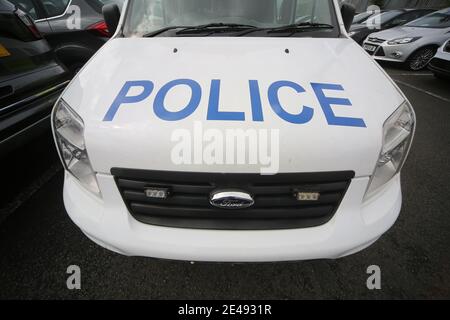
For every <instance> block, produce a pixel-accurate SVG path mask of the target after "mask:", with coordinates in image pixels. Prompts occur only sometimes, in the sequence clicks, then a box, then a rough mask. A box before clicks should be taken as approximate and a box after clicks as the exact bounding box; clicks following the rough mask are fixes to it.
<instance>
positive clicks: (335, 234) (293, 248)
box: [64, 173, 401, 262]
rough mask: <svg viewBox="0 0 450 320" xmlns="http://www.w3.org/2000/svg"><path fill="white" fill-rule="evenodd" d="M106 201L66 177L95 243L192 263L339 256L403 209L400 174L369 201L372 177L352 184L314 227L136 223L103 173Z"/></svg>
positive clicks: (78, 219)
mask: <svg viewBox="0 0 450 320" xmlns="http://www.w3.org/2000/svg"><path fill="white" fill-rule="evenodd" d="M97 178H98V183H99V186H100V189H101V190H102V195H103V198H102V199H99V198H97V197H96V196H94V195H92V194H91V193H89V192H88V191H86V190H85V189H84V188H82V187H81V186H80V185H79V183H78V182H77V181H76V180H75V179H74V178H73V177H72V176H71V175H69V174H67V173H66V174H65V183H64V204H65V207H66V210H67V212H68V214H69V216H70V217H71V219H72V220H73V221H74V222H75V224H77V225H78V226H79V227H80V228H81V230H82V231H83V232H84V233H85V234H86V235H87V236H88V237H89V238H91V239H92V240H93V241H95V242H96V243H98V244H99V245H101V246H103V247H106V248H107V249H110V250H113V251H115V252H118V253H121V254H124V255H130V256H148V257H157V258H164V259H176V260H189V261H228V262H250V261H254V262H259V261H260V262H262V261H289V260H308V259H320V258H338V257H342V256H345V255H349V254H352V253H355V252H357V251H359V250H362V249H364V248H365V247H367V246H369V245H370V244H372V243H373V242H374V241H376V240H377V239H378V238H379V237H380V236H381V235H382V234H383V233H384V232H386V231H387V230H388V229H389V228H390V227H391V226H392V225H393V224H394V222H395V220H396V219H397V217H398V215H399V212H400V208H401V189H400V176H399V175H397V176H396V177H395V178H394V179H392V180H391V181H390V182H389V183H387V184H386V185H385V186H384V187H383V189H382V190H380V191H379V192H378V193H377V194H376V195H375V196H373V197H372V198H371V199H370V200H369V201H367V202H366V203H364V204H362V199H363V196H364V193H365V190H366V187H367V183H368V181H369V178H367V177H365V178H355V179H353V180H352V182H351V184H350V186H349V188H348V191H347V193H346V195H345V197H344V198H343V200H342V203H341V205H340V207H339V209H338V210H337V212H336V214H335V215H334V217H333V218H332V219H331V220H330V221H329V222H328V223H326V224H324V225H322V226H318V227H313V228H304V229H291V230H261V231H227V230H196V229H178V228H169V227H160V226H152V225H147V224H143V223H141V222H138V221H136V220H135V219H134V218H133V217H132V216H131V215H130V214H129V213H128V210H127V208H126V206H125V204H124V202H123V200H122V197H121V195H120V193H119V190H118V188H117V186H116V183H115V181H114V178H113V177H112V176H110V175H103V174H98V175H97Z"/></svg>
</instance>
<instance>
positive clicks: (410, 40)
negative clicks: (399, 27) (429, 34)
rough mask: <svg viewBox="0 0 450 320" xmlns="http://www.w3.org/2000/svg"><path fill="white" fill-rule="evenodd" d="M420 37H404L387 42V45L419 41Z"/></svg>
mask: <svg viewBox="0 0 450 320" xmlns="http://www.w3.org/2000/svg"><path fill="white" fill-rule="evenodd" d="M420 38H421V37H405V38H398V39H394V40H391V41H388V44H391V45H393V44H407V43H411V42H414V41H417V40H419V39H420Z"/></svg>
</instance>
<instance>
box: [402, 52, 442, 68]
mask: <svg viewBox="0 0 450 320" xmlns="http://www.w3.org/2000/svg"><path fill="white" fill-rule="evenodd" d="M436 51H437V49H436V48H433V47H425V48H421V49H419V50H417V51H416V52H414V53H413V54H412V55H411V56H410V57H409V58H408V60H407V61H406V67H407V68H408V69H409V70H412V71H419V70H423V69H424V68H425V67H426V66H427V65H428V63H429V62H430V60H431V59H433V57H434V55H435V54H436Z"/></svg>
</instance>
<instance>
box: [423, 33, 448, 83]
mask: <svg viewBox="0 0 450 320" xmlns="http://www.w3.org/2000/svg"><path fill="white" fill-rule="evenodd" d="M428 69H430V70H431V72H433V73H434V75H435V76H436V77H438V78H446V79H450V40H448V41H447V42H445V43H444V44H443V45H442V46H441V47H440V48H439V49H438V51H437V53H436V55H435V56H434V58H433V59H431V61H430V63H429V64H428Z"/></svg>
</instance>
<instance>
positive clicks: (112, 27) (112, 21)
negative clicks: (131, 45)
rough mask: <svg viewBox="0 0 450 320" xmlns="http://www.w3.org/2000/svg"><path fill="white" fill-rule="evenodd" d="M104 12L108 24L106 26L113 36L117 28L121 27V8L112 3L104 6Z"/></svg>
mask: <svg viewBox="0 0 450 320" xmlns="http://www.w3.org/2000/svg"><path fill="white" fill-rule="evenodd" d="M102 12H103V17H104V19H105V22H106V26H107V27H108V31H109V33H110V34H111V36H112V35H113V34H114V33H115V32H116V29H117V26H118V25H119V20H120V10H119V7H118V6H117V4H115V3H110V4H107V5H104V6H103V8H102Z"/></svg>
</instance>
